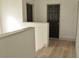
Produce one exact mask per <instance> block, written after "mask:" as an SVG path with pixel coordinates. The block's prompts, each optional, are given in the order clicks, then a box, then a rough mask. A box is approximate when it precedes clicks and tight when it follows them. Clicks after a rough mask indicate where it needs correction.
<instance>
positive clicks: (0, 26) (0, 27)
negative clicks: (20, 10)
mask: <svg viewBox="0 0 79 59" xmlns="http://www.w3.org/2000/svg"><path fill="white" fill-rule="evenodd" d="M1 29H2V25H1V0H0V34H1V33H2V31H1Z"/></svg>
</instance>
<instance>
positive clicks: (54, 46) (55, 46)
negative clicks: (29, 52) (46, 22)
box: [36, 39, 76, 58]
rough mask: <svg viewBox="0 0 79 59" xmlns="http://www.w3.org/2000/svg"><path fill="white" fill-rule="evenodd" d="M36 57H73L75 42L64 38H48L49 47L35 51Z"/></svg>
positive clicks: (74, 54)
mask: <svg viewBox="0 0 79 59" xmlns="http://www.w3.org/2000/svg"><path fill="white" fill-rule="evenodd" d="M36 57H37V58H75V57H76V51H75V42H74V41H66V40H53V39H52V40H50V42H49V47H47V48H42V49H41V50H39V51H38V52H37V53H36Z"/></svg>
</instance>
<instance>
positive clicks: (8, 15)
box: [1, 0, 23, 32]
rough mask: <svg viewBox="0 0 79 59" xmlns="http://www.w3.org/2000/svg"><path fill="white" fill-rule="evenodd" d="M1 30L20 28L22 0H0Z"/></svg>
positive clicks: (7, 30)
mask: <svg viewBox="0 0 79 59" xmlns="http://www.w3.org/2000/svg"><path fill="white" fill-rule="evenodd" d="M1 3H2V6H1V10H2V11H1V12H2V15H1V17H2V25H3V32H11V31H14V30H17V29H20V28H21V23H22V21H23V17H22V16H23V15H22V0H1Z"/></svg>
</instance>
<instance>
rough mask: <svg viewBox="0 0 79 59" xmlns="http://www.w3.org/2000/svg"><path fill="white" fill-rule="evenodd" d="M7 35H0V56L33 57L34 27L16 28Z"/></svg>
mask: <svg viewBox="0 0 79 59" xmlns="http://www.w3.org/2000/svg"><path fill="white" fill-rule="evenodd" d="M7 34H9V35H5V34H2V35H3V36H4V37H3V36H2V37H1V35H0V58H33V57H35V31H34V28H25V29H22V30H17V31H14V32H11V33H7Z"/></svg>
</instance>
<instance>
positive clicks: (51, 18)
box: [47, 4, 60, 38]
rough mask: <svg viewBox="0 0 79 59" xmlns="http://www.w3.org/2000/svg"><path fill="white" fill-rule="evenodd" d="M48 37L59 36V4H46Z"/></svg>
mask: <svg viewBox="0 0 79 59" xmlns="http://www.w3.org/2000/svg"><path fill="white" fill-rule="evenodd" d="M47 18H48V22H49V36H50V38H59V19H60V4H56V5H47Z"/></svg>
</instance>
